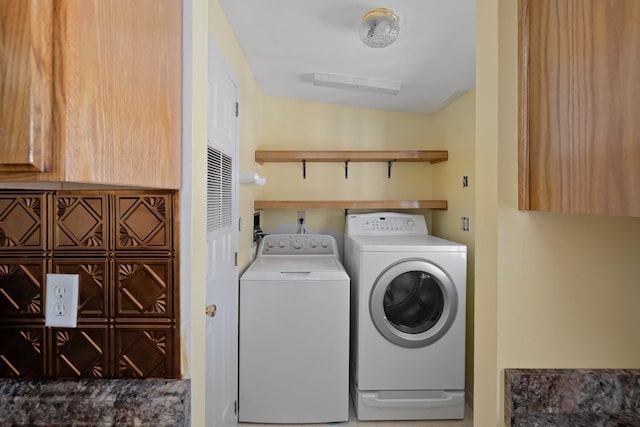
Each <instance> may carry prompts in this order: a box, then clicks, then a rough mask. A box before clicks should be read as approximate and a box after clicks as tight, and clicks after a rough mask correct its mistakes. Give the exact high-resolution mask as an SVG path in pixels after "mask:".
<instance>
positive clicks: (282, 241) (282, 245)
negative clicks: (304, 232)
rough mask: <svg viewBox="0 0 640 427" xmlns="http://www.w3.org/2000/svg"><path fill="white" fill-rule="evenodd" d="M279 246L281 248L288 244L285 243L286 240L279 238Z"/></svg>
mask: <svg viewBox="0 0 640 427" xmlns="http://www.w3.org/2000/svg"><path fill="white" fill-rule="evenodd" d="M278 246H279V247H281V248H284V247H285V246H287V245H286V244H285V242H284V240H279V241H278Z"/></svg>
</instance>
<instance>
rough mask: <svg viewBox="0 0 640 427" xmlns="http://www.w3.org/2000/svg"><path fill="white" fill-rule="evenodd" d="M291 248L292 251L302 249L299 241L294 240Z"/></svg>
mask: <svg viewBox="0 0 640 427" xmlns="http://www.w3.org/2000/svg"><path fill="white" fill-rule="evenodd" d="M293 247H294V249H300V248H301V247H302V242H301V241H300V239H296V241H295V242H293Z"/></svg>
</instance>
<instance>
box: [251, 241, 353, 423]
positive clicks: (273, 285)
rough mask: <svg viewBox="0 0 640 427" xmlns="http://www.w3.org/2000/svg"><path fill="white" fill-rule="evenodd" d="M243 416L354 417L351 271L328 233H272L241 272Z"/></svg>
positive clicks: (284, 419)
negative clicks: (351, 412)
mask: <svg viewBox="0 0 640 427" xmlns="http://www.w3.org/2000/svg"><path fill="white" fill-rule="evenodd" d="M239 329H240V333H239V336H240V337H239V339H240V346H239V356H240V362H239V374H240V380H239V420H240V421H244V422H257V423H321V422H338V421H346V420H348V418H349V276H348V275H347V273H346V272H345V269H344V267H343V266H342V264H341V262H340V260H339V258H338V250H337V247H336V242H335V239H334V238H333V237H332V236H328V235H314V234H290V235H289V234H287V235H267V236H266V237H264V239H262V241H261V243H260V247H259V250H258V255H257V258H256V259H255V261H254V262H253V263H252V264H251V266H249V268H248V269H247V270H246V271H245V273H244V274H243V275H242V277H241V279H240V328H239Z"/></svg>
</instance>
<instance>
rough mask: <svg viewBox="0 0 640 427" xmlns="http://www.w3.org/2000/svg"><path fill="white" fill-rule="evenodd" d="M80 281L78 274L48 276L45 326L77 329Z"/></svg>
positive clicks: (50, 274)
mask: <svg viewBox="0 0 640 427" xmlns="http://www.w3.org/2000/svg"><path fill="white" fill-rule="evenodd" d="M79 281H80V280H79V276H78V275H77V274H53V273H49V274H47V282H46V285H45V288H46V296H45V298H46V300H45V304H46V306H45V320H44V324H45V326H53V327H61V328H75V327H77V325H78V294H79V289H78V288H79Z"/></svg>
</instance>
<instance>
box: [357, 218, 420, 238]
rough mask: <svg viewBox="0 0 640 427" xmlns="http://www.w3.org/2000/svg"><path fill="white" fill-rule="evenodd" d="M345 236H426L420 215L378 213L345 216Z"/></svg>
mask: <svg viewBox="0 0 640 427" xmlns="http://www.w3.org/2000/svg"><path fill="white" fill-rule="evenodd" d="M345 234H350V235H358V236H362V235H389V236H411V235H421V236H424V235H425V234H428V231H427V223H426V221H425V219H424V216H422V215H411V214H402V213H396V212H380V213H372V214H354V215H347V220H346V224H345Z"/></svg>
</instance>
